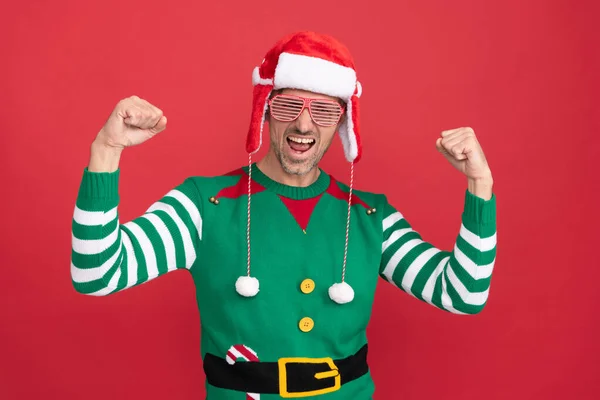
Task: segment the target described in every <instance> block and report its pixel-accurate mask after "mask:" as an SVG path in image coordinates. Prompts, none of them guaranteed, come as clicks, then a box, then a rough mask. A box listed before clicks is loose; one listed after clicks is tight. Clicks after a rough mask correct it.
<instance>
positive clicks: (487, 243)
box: [379, 190, 496, 314]
mask: <svg viewBox="0 0 600 400" xmlns="http://www.w3.org/2000/svg"><path fill="white" fill-rule="evenodd" d="M461 219H462V224H461V226H460V231H459V234H458V238H457V240H456V242H455V245H454V249H453V251H452V252H448V251H442V250H440V249H438V248H436V247H434V246H433V245H432V244H431V243H427V242H425V241H423V240H422V238H421V236H420V234H419V233H417V232H416V231H414V230H413V229H412V227H411V226H410V224H409V223H408V221H406V219H404V217H403V216H402V214H401V213H400V212H398V211H397V210H396V209H395V208H394V207H392V206H391V205H389V204H388V203H387V201H386V205H385V210H384V216H383V244H382V259H381V264H380V269H379V273H380V275H381V277H383V278H384V279H385V280H387V281H388V282H390V283H392V284H393V285H395V286H397V287H399V288H401V289H402V290H403V291H405V292H406V293H408V294H410V295H412V296H414V297H416V298H418V299H420V300H423V301H425V302H427V303H429V304H431V305H433V306H435V307H438V308H441V309H442V310H446V311H449V312H451V313H455V314H476V313H479V312H480V311H481V310H482V309H483V307H484V306H485V304H486V302H487V299H488V295H489V291H490V282H491V277H492V270H493V267H494V262H495V260H496V195H495V194H493V195H492V198H491V199H490V200H487V201H486V200H484V199H482V198H481V197H478V196H475V195H473V194H472V193H471V192H469V191H468V190H467V191H466V193H465V203H464V211H463V214H462V218H461Z"/></svg>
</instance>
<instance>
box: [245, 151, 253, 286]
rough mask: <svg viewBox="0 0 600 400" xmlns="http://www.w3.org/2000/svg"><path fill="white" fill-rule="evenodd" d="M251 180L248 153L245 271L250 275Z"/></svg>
mask: <svg viewBox="0 0 600 400" xmlns="http://www.w3.org/2000/svg"><path fill="white" fill-rule="evenodd" d="M251 182H252V153H250V154H248V225H247V226H246V242H248V267H247V268H246V273H247V274H248V276H250V197H251V195H252V191H251V188H250V183H251Z"/></svg>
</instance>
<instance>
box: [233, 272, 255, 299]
mask: <svg viewBox="0 0 600 400" xmlns="http://www.w3.org/2000/svg"><path fill="white" fill-rule="evenodd" d="M235 290H236V291H237V292H238V293H239V294H241V295H242V296H244V297H253V296H256V294H257V293H258V279H256V278H252V277H251V276H240V277H239V278H238V279H237V281H235Z"/></svg>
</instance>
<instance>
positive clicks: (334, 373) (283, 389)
mask: <svg viewBox="0 0 600 400" xmlns="http://www.w3.org/2000/svg"><path fill="white" fill-rule="evenodd" d="M289 363H310V364H327V365H329V368H331V370H329V371H324V372H317V373H316V374H315V379H326V378H334V384H333V386H330V387H327V388H324V389H318V390H309V391H305V392H288V390H287V369H286V366H287V364H289ZM278 364H279V395H280V396H281V397H285V398H292V397H308V396H316V395H320V394H325V393H330V392H335V391H336V390H339V389H340V387H341V386H342V381H341V376H340V371H338V368H337V366H336V365H335V363H334V362H333V359H331V357H325V358H307V357H287V358H280V359H279V360H278Z"/></svg>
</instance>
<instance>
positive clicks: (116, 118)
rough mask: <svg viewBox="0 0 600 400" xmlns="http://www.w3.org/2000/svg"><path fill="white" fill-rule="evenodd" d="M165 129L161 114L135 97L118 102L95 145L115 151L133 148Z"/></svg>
mask: <svg viewBox="0 0 600 400" xmlns="http://www.w3.org/2000/svg"><path fill="white" fill-rule="evenodd" d="M166 127H167V117H165V116H164V115H163V112H162V111H161V110H160V109H159V108H157V107H155V106H153V105H152V104H150V103H148V102H147V101H146V100H144V99H140V98H139V97H137V96H131V97H128V98H126V99H123V100H121V101H119V103H118V104H117V106H116V107H115V109H114V110H113V111H112V113H111V114H110V117H109V118H108V120H107V121H106V123H105V124H104V126H103V127H102V129H101V130H100V132H99V133H98V136H97V137H96V143H98V144H101V145H103V146H107V147H113V148H116V149H124V148H125V147H130V146H135V145H137V144H140V143H143V142H145V141H146V140H148V139H150V138H152V137H154V135H156V134H157V133H159V132H161V131H163V130H165V128H166Z"/></svg>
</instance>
